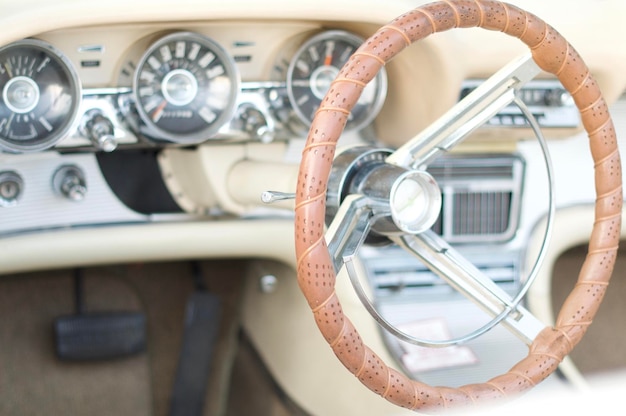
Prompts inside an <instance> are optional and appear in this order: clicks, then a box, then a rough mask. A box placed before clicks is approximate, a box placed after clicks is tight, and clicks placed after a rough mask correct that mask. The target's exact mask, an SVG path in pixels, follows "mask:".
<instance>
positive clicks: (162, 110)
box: [133, 32, 239, 143]
mask: <svg viewBox="0 0 626 416" xmlns="http://www.w3.org/2000/svg"><path fill="white" fill-rule="evenodd" d="M133 90H134V93H135V100H136V103H137V112H138V113H139V116H140V117H141V119H142V121H143V122H144V124H145V131H144V133H146V135H148V136H150V137H152V138H155V139H161V140H167V141H171V142H176V143H198V142H202V141H204V140H207V139H209V138H211V136H213V135H214V134H215V133H217V131H218V130H219V128H220V127H221V126H222V125H223V124H224V123H225V122H227V121H228V120H230V118H231V117H232V115H233V113H234V110H235V104H236V100H237V93H238V91H239V74H238V72H237V68H236V67H235V63H234V61H233V60H232V58H231V57H230V56H229V55H228V54H227V53H226V51H225V50H224V49H222V47H220V46H219V45H218V44H217V43H216V42H214V41H213V40H211V39H209V38H206V37H204V36H202V35H199V34H196V33H189V32H183V33H174V34H171V35H168V36H165V37H163V38H161V39H160V40H158V41H157V42H156V43H154V44H153V45H152V46H151V47H150V48H148V50H147V51H146V53H145V54H144V55H143V57H142V58H141V59H140V61H139V63H138V65H137V70H136V71H135V76H134V80H133Z"/></svg>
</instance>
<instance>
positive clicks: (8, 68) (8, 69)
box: [4, 63, 13, 78]
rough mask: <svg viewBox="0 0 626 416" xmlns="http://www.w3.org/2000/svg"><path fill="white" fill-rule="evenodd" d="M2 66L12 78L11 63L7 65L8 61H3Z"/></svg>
mask: <svg viewBox="0 0 626 416" xmlns="http://www.w3.org/2000/svg"><path fill="white" fill-rule="evenodd" d="M4 68H5V69H6V70H7V73H8V74H9V78H13V74H12V73H11V65H9V64H8V63H5V64H4Z"/></svg>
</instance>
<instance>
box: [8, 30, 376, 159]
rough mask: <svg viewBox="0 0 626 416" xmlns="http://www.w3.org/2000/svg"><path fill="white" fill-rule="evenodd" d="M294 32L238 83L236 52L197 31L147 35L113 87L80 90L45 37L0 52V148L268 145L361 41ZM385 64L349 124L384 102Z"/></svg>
mask: <svg viewBox="0 0 626 416" xmlns="http://www.w3.org/2000/svg"><path fill="white" fill-rule="evenodd" d="M307 36H308V37H307V38H306V39H302V38H301V37H300V38H297V40H294V41H292V42H291V43H290V44H289V45H288V47H286V48H284V49H283V53H282V54H279V55H280V57H279V58H277V59H276V62H275V63H274V65H273V66H272V68H273V69H272V70H271V74H270V76H269V77H268V78H267V79H259V80H246V81H242V77H241V75H240V72H239V68H238V62H237V61H236V57H233V56H231V54H230V53H229V52H228V50H227V48H225V47H224V46H222V45H221V44H220V43H219V42H217V41H216V40H214V39H212V38H211V37H209V36H207V35H205V34H201V33H198V32H194V31H170V32H165V33H160V34H158V35H156V36H155V35H150V36H149V38H148V39H144V40H143V41H142V42H137V43H136V44H135V46H133V47H131V48H129V50H128V51H127V52H126V62H127V64H126V65H123V66H122V67H121V68H120V70H119V73H118V80H117V85H116V86H114V87H104V88H83V87H82V86H81V80H80V78H79V76H78V75H77V73H78V72H77V70H76V68H75V67H74V64H73V63H72V61H71V60H69V59H68V58H67V57H66V56H65V55H64V53H63V52H61V51H60V50H59V49H57V48H55V46H54V45H52V44H51V43H48V42H46V41H44V40H39V39H26V40H22V41H18V42H14V43H12V44H10V45H7V46H5V47H3V48H0V94H1V95H0V151H3V152H6V153H29V152H38V151H43V150H46V149H50V148H57V149H61V150H89V151H104V152H111V151H113V150H115V149H116V148H118V147H159V146H166V145H196V144H200V143H204V142H207V141H213V140H238V141H242V140H258V141H262V142H270V141H273V140H282V139H288V138H292V137H301V136H302V135H303V134H305V133H306V131H307V130H308V127H309V125H310V123H311V121H312V119H313V116H314V114H315V111H316V109H317V107H318V106H319V104H320V102H321V100H322V98H323V97H324V95H325V94H326V92H327V90H328V89H329V88H330V84H331V82H332V81H333V80H334V78H335V77H336V75H337V74H338V73H339V71H340V69H341V67H342V66H343V65H344V64H345V63H346V62H347V60H348V58H349V57H350V56H351V55H352V53H353V52H354V51H355V50H356V49H357V48H358V47H359V46H360V44H361V43H362V42H363V39H362V38H360V37H359V36H357V35H355V34H353V33H350V32H347V31H342V30H323V31H317V33H313V34H310V35H307ZM386 92H387V77H386V74H385V72H384V70H382V71H381V72H380V73H379V74H378V75H377V77H376V78H375V80H374V81H372V82H371V83H370V84H369V85H368V86H367V88H366V89H365V90H364V92H363V94H362V96H361V99H360V100H359V102H358V103H357V104H356V106H355V107H354V109H353V111H352V114H351V116H350V118H349V121H348V125H347V127H346V130H359V129H362V128H364V127H366V126H368V125H370V124H371V123H372V121H373V120H374V118H375V117H376V115H377V114H378V112H379V111H380V110H381V107H382V105H383V103H384V100H385V97H386Z"/></svg>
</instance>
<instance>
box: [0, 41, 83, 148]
mask: <svg viewBox="0 0 626 416" xmlns="http://www.w3.org/2000/svg"><path fill="white" fill-rule="evenodd" d="M80 97H81V92H80V84H79V81H78V77H77V75H76V72H75V70H74V69H73V67H72V65H71V63H70V62H69V60H67V59H66V58H65V57H64V56H63V55H62V54H61V53H60V52H59V51H58V50H57V49H56V48H54V47H53V46H52V45H50V44H48V43H46V42H43V41H40V40H35V39H27V40H22V41H19V42H15V43H12V44H10V45H9V46H6V47H4V48H2V49H0V150H5V151H9V152H29V151H37V150H43V149H46V148H49V147H51V146H53V145H54V144H55V143H56V142H57V141H59V140H60V139H62V138H63V137H64V135H65V134H66V133H67V132H68V130H69V129H70V127H71V125H72V123H73V121H74V119H75V116H76V113H77V111H78V106H79V102H80Z"/></svg>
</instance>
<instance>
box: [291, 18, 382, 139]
mask: <svg viewBox="0 0 626 416" xmlns="http://www.w3.org/2000/svg"><path fill="white" fill-rule="evenodd" d="M362 43H363V39H361V38H359V37H358V36H356V35H353V34H351V33H348V32H344V31H336V30H333V31H327V32H323V33H320V34H318V35H316V36H314V37H312V38H310V39H309V40H308V41H307V42H305V43H304V44H303V45H302V47H300V49H299V50H298V51H297V52H296V54H295V56H294V57H293V58H292V60H291V62H290V64H289V68H288V70H287V93H288V95H289V100H290V101H291V106H292V107H293V109H294V111H295V112H296V114H297V115H298V117H299V118H300V119H301V120H302V121H303V122H304V123H305V124H307V125H309V124H310V123H311V122H312V121H313V117H314V116H315V112H316V111H317V108H318V107H319V105H320V104H321V102H322V99H323V98H324V96H325V95H326V92H328V90H329V88H330V84H331V83H332V81H333V80H334V79H335V77H336V76H337V74H338V73H339V71H340V70H341V67H343V65H344V64H345V63H346V62H347V61H348V59H349V58H350V56H351V55H352V53H353V52H354V51H356V49H357V48H358V47H359V46H361V44H362ZM386 94H387V75H386V72H385V70H384V68H383V69H382V70H381V71H380V72H379V73H378V75H377V76H376V78H374V80H372V82H370V83H369V84H368V85H367V87H365V90H364V91H363V93H362V94H361V97H360V98H359V101H358V102H357V103H356V105H355V106H354V108H353V109H352V112H351V114H350V117H349V118H348V123H347V125H346V130H351V129H358V128H361V127H364V126H365V125H367V124H368V123H369V122H371V121H372V120H373V119H374V117H376V115H377V114H378V112H379V111H380V109H381V107H382V105H383V103H384V100H385V96H386Z"/></svg>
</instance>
